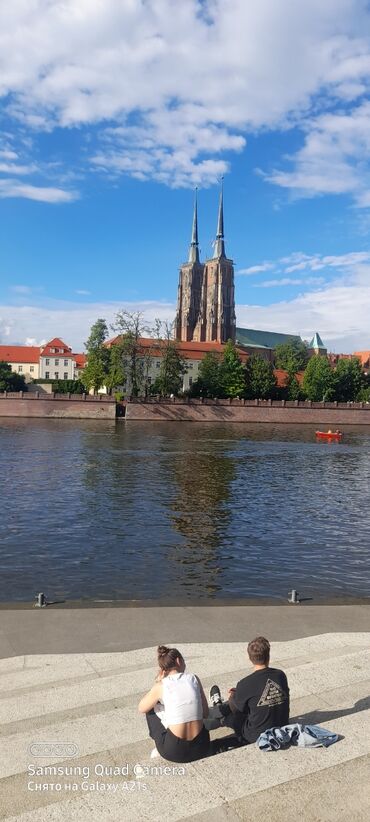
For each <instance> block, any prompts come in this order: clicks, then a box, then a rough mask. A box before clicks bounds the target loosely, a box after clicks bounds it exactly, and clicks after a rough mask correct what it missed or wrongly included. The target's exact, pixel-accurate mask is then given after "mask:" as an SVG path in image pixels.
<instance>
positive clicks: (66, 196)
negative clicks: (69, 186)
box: [0, 179, 79, 203]
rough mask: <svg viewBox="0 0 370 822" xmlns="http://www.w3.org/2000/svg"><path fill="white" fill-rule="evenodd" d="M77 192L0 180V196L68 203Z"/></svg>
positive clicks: (73, 198)
mask: <svg viewBox="0 0 370 822" xmlns="http://www.w3.org/2000/svg"><path fill="white" fill-rule="evenodd" d="M78 196H79V195H78V193H77V192H74V191H65V190H64V189H62V188H53V187H52V186H50V187H44V186H35V185H26V184H25V183H21V182H19V180H12V179H5V180H0V198H1V199H6V198H8V197H21V198H24V199H26V200H37V201H38V202H41V203H70V202H72V201H73V200H76V199H78Z"/></svg>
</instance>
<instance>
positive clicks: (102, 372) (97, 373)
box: [80, 354, 107, 394]
mask: <svg viewBox="0 0 370 822" xmlns="http://www.w3.org/2000/svg"><path fill="white" fill-rule="evenodd" d="M88 357H89V358H88V360H87V364H86V365H85V368H84V370H83V372H82V374H81V377H80V379H81V382H82V385H83V386H84V387H85V388H86V390H87V391H90V388H92V389H93V391H94V394H97V393H98V391H99V388H102V386H103V385H105V382H106V379H107V369H106V368H105V367H104V365H103V362H102V361H101V359H100V358H99V356H97V354H90V355H88Z"/></svg>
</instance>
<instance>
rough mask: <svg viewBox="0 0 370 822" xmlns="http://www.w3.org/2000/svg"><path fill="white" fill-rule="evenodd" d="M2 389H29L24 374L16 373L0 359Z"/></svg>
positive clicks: (0, 387)
mask: <svg viewBox="0 0 370 822" xmlns="http://www.w3.org/2000/svg"><path fill="white" fill-rule="evenodd" d="M0 391H11V392H12V391H14V392H16V391H27V385H26V381H25V377H24V375H23V374H16V373H14V372H13V371H12V367H11V365H9V364H8V363H7V362H4V361H0Z"/></svg>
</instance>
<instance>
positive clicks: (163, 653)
mask: <svg viewBox="0 0 370 822" xmlns="http://www.w3.org/2000/svg"><path fill="white" fill-rule="evenodd" d="M169 650H170V649H169V648H167V647H166V645H158V648H157V653H158V656H166V654H168V652H169Z"/></svg>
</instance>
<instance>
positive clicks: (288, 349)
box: [275, 340, 309, 374]
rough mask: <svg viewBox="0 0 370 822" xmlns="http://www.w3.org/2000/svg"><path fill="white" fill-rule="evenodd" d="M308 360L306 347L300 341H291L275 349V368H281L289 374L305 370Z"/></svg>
mask: <svg viewBox="0 0 370 822" xmlns="http://www.w3.org/2000/svg"><path fill="white" fill-rule="evenodd" d="M308 359H309V355H308V351H307V346H306V345H305V344H304V342H302V340H291V342H287V343H281V344H280V345H277V346H276V348H275V367H276V368H283V369H284V371H288V373H289V374H296V373H297V371H303V370H304V369H305V368H306V365H307V362H308Z"/></svg>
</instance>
